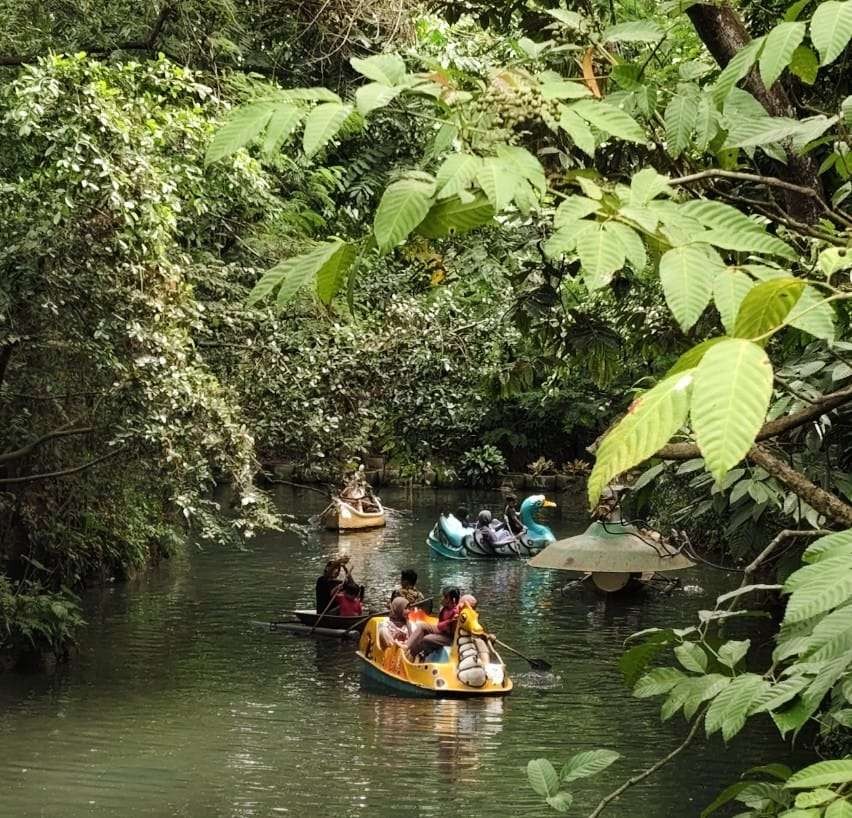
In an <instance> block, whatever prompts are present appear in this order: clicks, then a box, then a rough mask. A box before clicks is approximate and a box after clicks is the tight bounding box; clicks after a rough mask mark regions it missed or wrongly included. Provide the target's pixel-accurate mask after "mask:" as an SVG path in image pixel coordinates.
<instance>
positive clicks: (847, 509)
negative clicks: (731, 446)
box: [748, 446, 852, 528]
mask: <svg viewBox="0 0 852 818" xmlns="http://www.w3.org/2000/svg"><path fill="white" fill-rule="evenodd" d="M748 459H749V460H751V461H752V462H754V463H757V465H758V466H762V467H763V468H764V469H765V470H766V471H767V472H769V474H771V475H772V476H773V477H774V478H775V479H776V480H777V481H778V482H779V483H782V484H783V485H785V486H786V487H787V488H788V489H790V490H791V491H792V492H793V493H795V494H796V495H798V496H799V497H801V498H802V499H803V500H804V501H805V502H806V503H808V505H810V506H811V508H813V509H815V510H816V511H818V512H819V513H820V514H823V515H825V516H826V517H828V519H829V520H832V521H834V522H836V523H839V524H841V525H844V526H846V527H847V528H852V506H850V505H848V504H847V503H844V502H843V501H842V500H841V499H840V498H839V497H835V496H834V495H833V494H831V492H828V491H826V490H825V489H822V488H820V487H819V486H817V485H816V484H815V483H812V482H811V481H810V480H808V478H807V477H805V476H804V475H803V474H802V473H801V472H797V471H796V470H795V469H794V468H791V467H790V466H788V465H787V464H786V463H785V462H784V461H783V460H780V459H779V458H777V457H775V455H773V454H772V453H771V452H769V451H768V450H767V449H765V448H764V447H763V446H752V447H751V449H750V450H749V453H748Z"/></svg>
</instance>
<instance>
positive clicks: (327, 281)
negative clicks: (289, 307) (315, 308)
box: [316, 242, 356, 304]
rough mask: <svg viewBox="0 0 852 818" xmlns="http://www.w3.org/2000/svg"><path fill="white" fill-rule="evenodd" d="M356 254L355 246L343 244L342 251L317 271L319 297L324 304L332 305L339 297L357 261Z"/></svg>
mask: <svg viewBox="0 0 852 818" xmlns="http://www.w3.org/2000/svg"><path fill="white" fill-rule="evenodd" d="M355 254H356V250H355V247H354V245H352V244H348V243H347V242H343V243H342V244H341V246H340V249H339V250H338V251H337V252H336V253H335V254H334V255H333V256H331V258H329V260H328V261H327V262H326V263H325V264H323V265H322V267H320V268H319V270H317V273H316V279H317V295H318V296H319V298H320V301H322V302H323V303H324V304H330V303H331V301H332V299H333V298H334V296H335V295H337V293H338V291H339V290H340V285H341V284H342V283H343V280H344V278H345V277H346V274H347V273H348V272H349V268H350V267H351V266H352V262H353V261H354V260H355Z"/></svg>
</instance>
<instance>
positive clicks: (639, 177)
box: [630, 168, 672, 230]
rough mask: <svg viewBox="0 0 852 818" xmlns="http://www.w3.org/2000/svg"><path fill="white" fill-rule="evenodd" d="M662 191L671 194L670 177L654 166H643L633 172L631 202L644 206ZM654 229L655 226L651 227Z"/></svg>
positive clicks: (636, 205) (634, 204)
mask: <svg viewBox="0 0 852 818" xmlns="http://www.w3.org/2000/svg"><path fill="white" fill-rule="evenodd" d="M661 193H665V194H666V195H671V193H672V189H671V187H670V186H669V177H668V176H663V175H662V174H661V173H658V172H657V171H656V170H654V168H643V169H642V170H640V171H639V172H638V173H634V174H633V178H632V179H631V180H630V204H631V205H632V206H634V207H642V206H643V205H646V204H648V202H650V201H651V200H652V199H655V198H656V197H657V196H659V195H660V194H661ZM651 229H652V230H653V228H651Z"/></svg>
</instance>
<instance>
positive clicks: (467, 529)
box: [426, 494, 556, 560]
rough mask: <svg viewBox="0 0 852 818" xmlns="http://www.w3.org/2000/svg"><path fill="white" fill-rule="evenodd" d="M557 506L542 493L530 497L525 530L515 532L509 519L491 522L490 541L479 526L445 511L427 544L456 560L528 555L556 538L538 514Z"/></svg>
mask: <svg viewBox="0 0 852 818" xmlns="http://www.w3.org/2000/svg"><path fill="white" fill-rule="evenodd" d="M555 506H556V503H554V502H553V501H551V500H548V499H547V498H546V497H545V496H544V495H543V494H533V495H531V496H530V497H527V498H526V500H524V501H523V503H521V508H520V518H521V522H522V523H523V525H524V530H523V531H522V532H521V533H520V534H513V533H512V531H511V529H510V528H509V524H508V521H503V522H495V523H492V524H491V531H492V542H491V543H486V542H484V541H483V538H482V532H481V531H480V530H479V529H477V528H475V527H471V526H465V525H464V524H463V523H462V521H461V520H459V519H458V518H457V517H456V516H455V515H453V514H442V515H441V517H440V518H439V519H438V522H437V523H435V525H434V527H433V528H432V530H431V531H430V532H429V536H428V537H427V538H426V544H427V545H428V546H429V548H431V549H432V550H433V551H434V552H435V553H436V554H440V555H441V556H442V557H447V558H448V559H454V560H464V559H468V558H470V557H473V558H477V557H486V558H492V559H493V558H495V557H529V556H531V555H532V554H535V553H536V552H537V551H539V550H540V549H542V548H544V547H545V546H546V545H549V544H550V543H552V542H554V541H555V540H556V537H554V536H553V532H552V531H551V530H550V528H548V527H547V526H546V525H543V524H542V523H540V522H538V520H537V519H536V517H535V515H536V512H538V511H539V510H540V509H542V508H554V507H555Z"/></svg>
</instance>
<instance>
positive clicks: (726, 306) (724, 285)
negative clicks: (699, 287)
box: [713, 268, 753, 334]
mask: <svg viewBox="0 0 852 818" xmlns="http://www.w3.org/2000/svg"><path fill="white" fill-rule="evenodd" d="M752 286H753V282H752V280H751V279H750V278H749V277H748V276H747V275H746V274H745V273H743V272H740V271H739V270H736V269H731V268H728V269H726V270H723V271H722V272H721V273H719V275H717V276H716V278H715V280H714V281H713V303H714V304H715V305H716V309H717V310H719V315H720V316H721V318H722V324H723V325H724V327H725V329H726V330H727V332H729V333H731V334H733V331H734V324H735V322H736V320H737V313H738V312H739V309H740V304H742V301H743V299H744V298H745V297H746V295H747V294H748V291H749V290H750V289H751V288H752Z"/></svg>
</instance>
